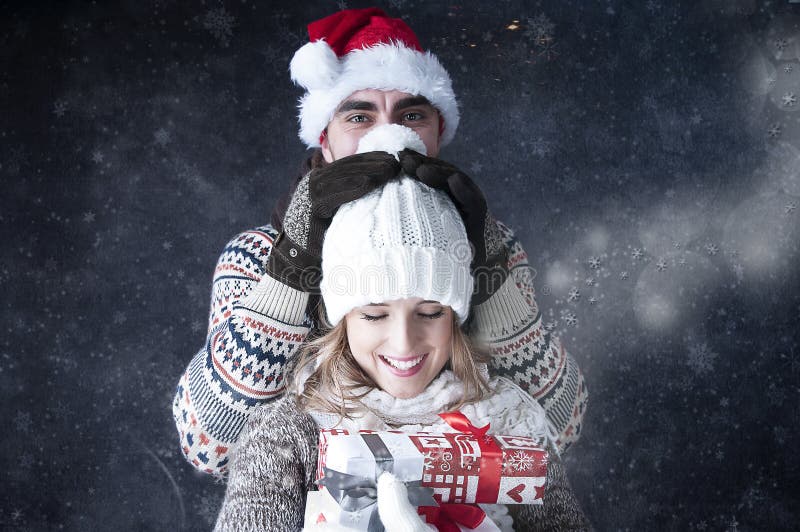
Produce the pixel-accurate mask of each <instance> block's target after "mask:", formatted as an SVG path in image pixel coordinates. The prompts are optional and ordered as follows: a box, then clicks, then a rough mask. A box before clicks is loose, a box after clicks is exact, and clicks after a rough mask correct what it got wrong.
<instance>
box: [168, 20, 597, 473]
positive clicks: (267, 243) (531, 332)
mask: <svg viewBox="0 0 800 532" xmlns="http://www.w3.org/2000/svg"><path fill="white" fill-rule="evenodd" d="M308 30H309V36H310V40H311V42H309V43H307V44H306V45H304V46H303V47H301V48H300V50H298V51H297V53H296V54H295V56H294V58H293V59H292V62H291V66H290V70H291V74H292V79H293V80H294V81H295V82H296V83H297V84H299V85H301V86H302V87H304V88H305V89H306V94H305V95H304V96H303V97H302V98H301V100H300V138H301V139H302V140H303V141H304V142H305V144H306V145H307V146H308V147H310V148H316V149H318V150H319V152H318V155H321V158H322V159H324V162H321V161H319V159H320V157H316V158H314V157H312V160H314V159H316V161H317V164H312V172H311V173H310V174H308V175H306V176H304V178H303V179H301V180H300V181H299V182H298V183H297V185H296V190H295V191H294V193H293V196H292V199H291V202H290V204H289V205H288V207H286V208H285V209H284V208H282V207H279V208H278V209H276V213H275V214H274V215H273V221H274V223H273V224H272V225H266V226H263V227H260V228H257V229H254V230H251V231H246V232H244V233H242V234H240V235H237V236H236V237H235V238H234V239H233V240H231V242H230V243H229V244H228V245H227V246H226V247H225V249H224V250H223V252H222V255H221V256H220V259H219V261H218V263H217V268H216V270H215V274H214V283H213V288H212V305H211V313H210V317H209V331H208V336H207V340H206V344H205V346H204V347H203V349H201V350H200V351H199V352H198V353H197V354H196V355H195V356H194V358H193V359H192V361H191V362H190V364H189V367H188V369H187V371H186V372H185V373H184V374H183V375H182V377H181V379H180V382H179V384H178V389H177V393H176V396H175V401H174V403H173V415H174V418H175V422H176V425H177V428H178V431H179V433H180V440H181V447H182V449H183V452H184V454H185V456H186V458H187V459H188V460H189V461H190V462H191V463H192V464H193V465H194V466H195V467H196V468H198V469H199V470H201V471H204V472H207V473H211V474H215V475H224V474H225V473H226V471H227V465H228V459H229V454H230V451H231V448H232V447H233V446H234V445H235V444H236V439H237V437H238V435H239V433H240V431H241V430H242V428H243V426H244V424H245V423H246V421H247V418H248V414H249V412H250V411H251V410H252V409H253V408H254V407H256V406H258V405H261V404H265V403H268V402H270V401H272V400H274V399H275V398H277V397H278V396H280V395H281V394H282V392H283V390H284V387H285V386H284V382H283V378H284V366H285V365H286V363H287V361H288V360H290V359H291V357H292V355H293V354H294V353H296V351H297V349H298V348H299V346H300V345H301V344H302V343H303V342H304V341H305V340H306V338H307V337H308V335H309V333H310V332H311V331H312V329H315V328H316V326H317V318H316V316H315V314H314V309H315V305H314V297H313V295H314V293H315V289H314V284H315V282H314V280H313V279H311V278H310V277H307V276H306V275H305V274H306V273H308V272H309V271H314V268H315V267H317V266H318V263H319V260H320V259H319V247H320V244H321V238H322V235H323V234H324V229H325V220H326V219H327V220H329V219H330V217H332V215H333V212H335V210H336V208H338V206H339V205H341V204H342V203H344V202H346V201H349V200H352V199H356V198H358V197H360V195H363V194H365V193H367V192H369V191H370V190H372V189H374V188H376V187H377V186H380V185H381V183H385V181H386V180H387V179H390V178H392V176H394V175H396V174H398V173H399V172H401V171H404V172H406V173H410V174H414V175H415V176H416V177H418V178H419V179H420V180H422V181H424V182H427V183H429V184H431V185H432V186H440V187H441V188H444V189H446V190H447V192H448V193H449V194H451V196H452V197H454V200H456V204H457V205H459V206H460V207H461V206H464V212H463V213H462V216H465V225H466V226H467V229H468V232H470V234H471V237H470V241H471V242H472V243H473V244H474V245H476V248H475V249H476V251H475V255H474V258H473V266H478V265H479V266H480V267H481V268H484V269H485V270H486V271H494V270H495V269H499V270H501V271H502V272H504V275H502V276H501V277H500V280H499V281H497V278H495V277H493V276H489V278H488V279H487V280H486V281H485V282H483V283H481V282H476V285H478V286H477V288H476V294H475V296H474V297H473V300H472V305H473V311H472V314H473V315H474V318H473V321H472V322H471V323H470V324H469V334H470V336H472V337H474V338H477V339H479V340H481V341H482V342H485V343H486V344H487V345H488V347H489V348H490V350H491V352H492V354H493V356H492V362H491V364H490V367H491V369H492V371H494V372H496V373H498V374H503V375H506V376H508V377H509V378H511V379H512V380H513V381H514V382H516V383H517V384H518V385H519V386H520V387H522V388H523V389H524V390H526V391H527V392H528V393H530V395H531V396H532V397H533V398H534V399H536V400H537V401H539V402H540V403H541V404H542V406H543V407H544V408H545V410H546V411H547V415H548V420H549V422H550V424H551V427H552V430H553V432H554V433H555V437H556V441H557V444H558V446H559V448H560V449H561V450H562V451H563V450H565V449H566V448H567V447H569V445H571V444H572V443H574V442H575V441H576V440H577V439H578V436H579V433H580V427H581V422H582V418H583V413H584V409H585V406H586V401H587V391H586V388H585V385H584V382H583V376H582V375H581V373H580V370H579V368H578V365H577V364H576V363H575V361H574V360H573V359H572V357H571V356H569V355H568V354H567V353H566V351H565V350H564V349H563V347H562V346H561V345H560V343H559V342H558V340H557V339H555V338H553V337H551V336H550V335H549V333H548V332H547V331H546V330H545V329H544V328H543V326H542V323H541V319H540V314H539V311H538V308H537V306H536V302H535V301H534V298H533V289H532V288H531V287H530V286H529V284H528V282H526V281H525V279H524V276H525V274H526V271H527V265H528V262H527V255H526V253H525V251H524V250H523V249H522V247H521V246H520V244H519V242H518V241H517V239H516V238H515V236H514V234H513V233H512V232H511V230H510V229H509V228H508V227H506V226H505V225H503V224H502V223H500V222H498V221H496V220H495V219H494V218H493V217H491V216H490V215H489V214H488V212H486V208H485V201H484V200H483V196H482V194H481V193H480V191H479V190H477V187H475V186H474V184H473V183H472V182H471V181H470V180H469V178H467V177H466V176H464V175H463V174H462V173H460V171H458V169H457V168H455V167H453V166H451V165H448V164H447V163H444V162H443V161H440V160H438V159H435V157H437V156H438V154H439V151H440V148H441V147H442V146H444V145H446V144H447V143H449V142H450V141H451V140H452V139H453V137H454V135H455V131H456V128H457V127H458V122H459V111H458V106H457V104H456V99H455V94H454V93H453V90H452V84H451V80H450V77H449V75H448V74H447V72H446V71H445V69H444V68H443V67H442V65H441V64H440V63H439V61H438V59H436V57H435V56H433V55H432V54H430V53H429V52H425V51H423V50H422V47H421V46H420V44H419V42H418V40H417V38H416V36H415V35H414V33H413V32H412V31H411V29H410V28H409V27H408V26H407V25H406V24H405V23H404V22H403V21H402V20H400V19H392V18H389V17H387V16H386V15H385V14H384V13H383V12H382V11H381V10H379V9H374V8H371V9H361V10H345V11H341V12H339V13H336V14H334V15H331V16H329V17H326V18H324V19H321V20H318V21H316V22H313V23H312V24H310V25H309V27H308ZM386 124H400V125H403V126H405V127H407V128H410V129H412V130H413V131H414V132H416V133H417V135H418V136H419V137H420V138H421V139H422V142H423V144H424V145H425V149H426V152H427V154H426V155H427V157H423V156H422V155H419V154H416V153H414V152H410V153H408V152H406V155H404V156H403V157H402V158H401V160H400V162H399V163H397V162H395V160H394V158H393V157H392V156H389V155H386V154H383V155H379V154H377V153H372V154H369V153H368V154H362V155H354V154H355V153H356V150H357V147H358V142H359V140H360V139H361V138H362V137H363V136H364V135H365V134H366V133H367V132H369V131H371V130H372V129H373V128H375V127H378V126H382V125H386ZM401 166H402V168H401ZM314 167H316V168H314ZM365 176H366V177H365ZM459 200H460V201H459ZM312 204H314V206H312ZM320 204H322V205H323V208H320V207H319V205H320ZM467 207H469V208H467ZM480 208H482V209H483V211H481V214H480V215H479V216H475V215H474V212H475V210H476V209H478V210H480ZM470 212H471V213H472V218H471V219H470V214H469V213H470ZM320 213H322V214H320ZM276 226H279V227H276ZM477 279H478V276H476V280H477Z"/></svg>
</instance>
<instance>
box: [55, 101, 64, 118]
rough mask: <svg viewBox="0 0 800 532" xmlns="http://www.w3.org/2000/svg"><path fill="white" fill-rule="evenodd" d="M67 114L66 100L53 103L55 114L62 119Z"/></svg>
mask: <svg viewBox="0 0 800 532" xmlns="http://www.w3.org/2000/svg"><path fill="white" fill-rule="evenodd" d="M66 112H67V102H65V101H64V100H56V101H55V103H53V114H54V115H56V116H57V117H59V118H61V117H62V116H64V113H66Z"/></svg>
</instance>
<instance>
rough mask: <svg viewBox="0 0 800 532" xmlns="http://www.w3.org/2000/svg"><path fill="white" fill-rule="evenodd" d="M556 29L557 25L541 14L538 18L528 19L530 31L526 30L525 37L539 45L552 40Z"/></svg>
mask: <svg viewBox="0 0 800 532" xmlns="http://www.w3.org/2000/svg"><path fill="white" fill-rule="evenodd" d="M555 27H556V25H555V24H554V23H553V21H551V20H550V19H549V18H548V17H547V15H545V14H544V13H540V14H539V15H538V16H536V18H528V29H526V30H525V36H526V37H529V38H532V39H533V40H534V41H536V42H537V43H538V42H540V41H542V40H545V39H552V35H553V30H554V29H555Z"/></svg>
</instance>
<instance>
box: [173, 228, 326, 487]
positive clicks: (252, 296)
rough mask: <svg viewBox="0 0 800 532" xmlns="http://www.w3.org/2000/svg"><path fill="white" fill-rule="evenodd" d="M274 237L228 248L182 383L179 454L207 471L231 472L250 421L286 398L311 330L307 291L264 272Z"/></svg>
mask: <svg viewBox="0 0 800 532" xmlns="http://www.w3.org/2000/svg"><path fill="white" fill-rule="evenodd" d="M276 236H277V231H275V229H273V228H272V226H270V225H266V226H263V227H259V228H257V229H253V230H250V231H245V232H243V233H241V234H239V235H237V236H236V237H234V238H233V239H232V240H231V241H230V242H229V243H228V244H227V245H226V246H225V249H224V250H223V251H222V254H221V255H220V258H219V260H218V261H217V266H216V269H215V271H214V281H213V285H212V293H211V311H210V313H209V322H208V331H207V336H206V340H205V343H204V345H203V347H202V348H201V349H200V350H199V351H198V352H197V353H196V354H195V355H194V357H193V358H192V360H191V361H190V362H189V366H188V368H187V369H186V371H185V372H184V373H183V375H182V376H181V377H180V380H179V382H178V386H177V390H176V393H175V398H174V401H173V404H172V414H173V418H174V419H175V425H176V427H177V429H178V433H179V435H180V445H181V449H182V450H183V454H184V455H185V457H186V459H187V460H188V461H189V462H190V463H191V464H192V465H194V466H195V467H196V468H197V469H199V470H200V471H203V472H206V473H211V474H214V475H225V474H226V473H227V466H228V454H229V452H230V450H231V449H232V447H233V446H234V445H235V443H236V441H237V438H238V436H239V433H240V432H241V430H242V427H244V424H245V422H246V421H247V417H248V416H249V414H250V412H251V411H252V410H253V408H255V407H257V406H259V405H264V404H268V403H270V402H271V401H273V400H274V399H276V398H278V397H279V396H280V395H281V394H282V393H283V391H284V388H285V385H284V380H283V370H284V365H285V363H286V360H287V359H288V358H289V357H290V356H292V354H293V353H295V351H296V350H297V349H298V347H299V346H300V345H301V344H302V342H303V340H305V338H306V336H307V335H308V332H309V331H310V328H311V320H310V319H309V317H308V316H307V315H306V312H305V310H306V305H307V302H308V294H305V293H303V292H299V291H297V290H294V289H292V288H290V287H288V286H286V285H284V284H282V283H280V282H278V281H276V280H275V279H273V278H271V277H270V276H268V275H265V274H264V271H265V268H266V263H267V258H268V257H269V253H270V250H271V249H272V242H273V240H274V239H275V238H276Z"/></svg>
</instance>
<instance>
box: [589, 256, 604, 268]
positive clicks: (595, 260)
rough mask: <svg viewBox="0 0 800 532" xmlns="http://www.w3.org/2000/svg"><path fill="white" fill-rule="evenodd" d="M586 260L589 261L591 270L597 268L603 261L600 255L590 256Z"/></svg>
mask: <svg viewBox="0 0 800 532" xmlns="http://www.w3.org/2000/svg"><path fill="white" fill-rule="evenodd" d="M588 262H589V267H590V268H591V269H593V270H599V269H600V266H601V265H602V263H603V261H602V260H601V259H600V257H591V258H590V259H589V261H588Z"/></svg>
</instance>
